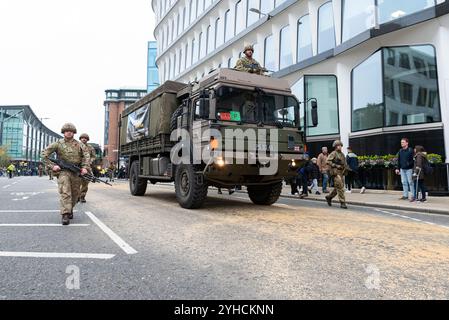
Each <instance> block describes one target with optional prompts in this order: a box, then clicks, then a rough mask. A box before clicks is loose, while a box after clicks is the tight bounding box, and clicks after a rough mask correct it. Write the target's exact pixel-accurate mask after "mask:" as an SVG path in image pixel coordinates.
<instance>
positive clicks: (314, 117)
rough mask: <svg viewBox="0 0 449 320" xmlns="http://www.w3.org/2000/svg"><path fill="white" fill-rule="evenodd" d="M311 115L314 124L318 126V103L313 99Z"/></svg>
mask: <svg viewBox="0 0 449 320" xmlns="http://www.w3.org/2000/svg"><path fill="white" fill-rule="evenodd" d="M311 116H312V124H313V126H314V127H317V126H318V103H317V102H316V101H315V100H313V101H312V110H311Z"/></svg>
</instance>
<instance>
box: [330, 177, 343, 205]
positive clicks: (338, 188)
mask: <svg viewBox="0 0 449 320" xmlns="http://www.w3.org/2000/svg"><path fill="white" fill-rule="evenodd" d="M332 178H333V179H334V190H332V192H331V194H330V195H329V198H331V199H333V198H335V197H336V196H337V195H338V199H339V200H340V202H341V203H346V196H345V185H344V183H343V177H342V176H340V175H338V176H333V177H332Z"/></svg>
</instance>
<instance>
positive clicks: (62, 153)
mask: <svg viewBox="0 0 449 320" xmlns="http://www.w3.org/2000/svg"><path fill="white" fill-rule="evenodd" d="M61 133H62V134H63V135H64V138H63V139H61V140H59V141H57V142H54V143H52V144H50V145H49V146H48V147H47V148H46V149H45V150H44V151H43V152H42V160H43V162H44V163H45V165H46V166H47V167H48V168H51V169H52V170H53V172H54V173H55V175H56V176H57V177H58V190H59V194H60V207H61V215H62V224H63V225H69V224H70V219H73V209H74V207H75V205H76V203H77V202H78V199H79V195H80V185H81V181H80V180H81V178H80V177H79V175H78V174H75V173H73V172H70V171H66V170H62V171H61V168H60V167H59V166H57V165H53V163H52V162H51V161H50V160H49V157H50V156H51V155H52V154H54V153H55V154H56V155H57V157H58V159H60V160H62V161H65V162H67V163H69V164H72V165H76V166H79V167H81V168H82V169H81V172H80V174H81V175H85V174H87V173H88V169H89V167H90V155H89V151H88V150H87V148H86V147H85V146H84V145H83V144H82V143H80V142H78V141H76V140H75V139H74V138H73V136H74V135H75V134H76V128H75V126H74V125H73V124H71V123H66V124H64V125H63V127H62V129H61Z"/></svg>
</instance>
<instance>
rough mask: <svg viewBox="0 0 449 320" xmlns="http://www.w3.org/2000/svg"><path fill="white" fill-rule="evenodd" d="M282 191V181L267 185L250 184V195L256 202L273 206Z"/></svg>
mask: <svg viewBox="0 0 449 320" xmlns="http://www.w3.org/2000/svg"><path fill="white" fill-rule="evenodd" d="M281 192H282V182H277V183H275V184H271V185H267V186H248V195H249V198H250V199H251V201H252V202H253V203H254V204H257V205H262V206H271V205H272V204H274V203H276V202H277V201H278V200H279V197H280V196H281Z"/></svg>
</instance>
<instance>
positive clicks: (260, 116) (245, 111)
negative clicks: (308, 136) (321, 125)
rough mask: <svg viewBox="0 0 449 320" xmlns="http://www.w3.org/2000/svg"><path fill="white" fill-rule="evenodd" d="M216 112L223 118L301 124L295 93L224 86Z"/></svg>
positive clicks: (288, 124) (238, 120)
mask: <svg viewBox="0 0 449 320" xmlns="http://www.w3.org/2000/svg"><path fill="white" fill-rule="evenodd" d="M216 112H217V114H216V116H217V120H222V121H235V122H246V123H260V122H262V123H264V124H267V125H281V126H285V127H298V126H299V119H298V118H299V105H298V102H297V101H296V99H295V98H293V97H291V96H283V95H276V94H270V93H258V92H255V91H249V90H242V89H237V88H231V87H224V88H223V87H222V88H220V94H219V97H218V98H217V104H216Z"/></svg>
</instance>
